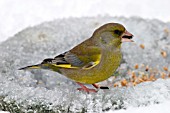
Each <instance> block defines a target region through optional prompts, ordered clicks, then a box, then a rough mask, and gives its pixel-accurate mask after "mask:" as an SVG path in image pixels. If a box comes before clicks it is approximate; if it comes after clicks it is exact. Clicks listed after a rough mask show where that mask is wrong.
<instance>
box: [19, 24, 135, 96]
mask: <svg viewBox="0 0 170 113" xmlns="http://www.w3.org/2000/svg"><path fill="white" fill-rule="evenodd" d="M132 37H133V35H132V34H131V33H129V32H128V31H127V30H126V29H125V27H124V26H123V25H121V24H119V23H107V24H105V25H103V26H101V27H99V28H98V29H96V30H95V31H94V33H93V35H92V36H91V37H90V38H89V39H87V40H85V41H84V42H82V43H80V44H78V45H77V46H75V47H74V48H72V49H71V50H70V51H67V52H64V53H62V54H60V55H58V56H56V57H55V58H47V59H44V60H43V61H42V63H40V64H37V65H31V66H27V67H24V68H20V70H25V69H47V70H52V71H55V72H58V73H60V74H62V75H64V76H66V77H68V78H70V79H72V80H74V81H75V82H77V83H78V84H79V85H80V86H81V88H78V90H82V91H85V92H88V93H89V92H96V91H97V90H96V89H98V88H100V87H99V86H98V85H96V84H95V83H97V82H101V81H104V80H106V79H108V78H109V77H110V76H112V75H113V73H114V72H115V71H116V69H117V68H118V67H119V65H120V62H121V59H122V53H121V43H122V42H133V40H131V39H132ZM83 83H85V84H92V85H93V86H94V87H95V88H96V89H89V88H87V87H86V86H84V85H83Z"/></svg>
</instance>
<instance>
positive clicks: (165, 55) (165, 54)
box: [161, 50, 167, 58]
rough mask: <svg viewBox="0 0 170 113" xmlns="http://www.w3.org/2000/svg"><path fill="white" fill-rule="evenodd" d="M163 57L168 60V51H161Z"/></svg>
mask: <svg viewBox="0 0 170 113" xmlns="http://www.w3.org/2000/svg"><path fill="white" fill-rule="evenodd" d="M161 55H162V57H163V58H166V57H167V53H166V51H163V50H162V51H161Z"/></svg>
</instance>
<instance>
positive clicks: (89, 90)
mask: <svg viewBox="0 0 170 113" xmlns="http://www.w3.org/2000/svg"><path fill="white" fill-rule="evenodd" d="M77 84H78V85H80V86H81V88H77V90H80V91H85V92H87V93H90V92H93V93H96V92H97V90H95V89H89V88H87V87H86V86H84V85H83V84H81V83H79V82H77Z"/></svg>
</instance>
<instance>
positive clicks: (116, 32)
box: [114, 30, 122, 35]
mask: <svg viewBox="0 0 170 113" xmlns="http://www.w3.org/2000/svg"><path fill="white" fill-rule="evenodd" d="M114 33H115V34H117V35H121V34H122V32H121V31H120V30H114Z"/></svg>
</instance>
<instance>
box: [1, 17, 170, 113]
mask: <svg viewBox="0 0 170 113" xmlns="http://www.w3.org/2000/svg"><path fill="white" fill-rule="evenodd" d="M109 22H118V23H121V24H123V25H124V26H125V27H126V29H127V30H128V31H129V32H131V33H132V34H133V35H134V39H133V40H134V41H135V42H134V43H125V44H123V47H122V52H123V59H124V60H123V62H122V65H121V66H120V69H119V72H120V76H121V77H120V78H123V77H125V78H126V77H128V73H127V72H128V71H131V70H134V65H135V64H139V65H145V66H146V65H148V66H149V67H151V68H153V69H155V70H157V71H158V73H157V76H159V74H161V72H164V70H163V69H162V67H163V66H166V67H167V68H168V69H170V67H169V62H170V56H169V54H170V49H169V47H170V46H169V44H170V37H169V26H168V24H166V23H163V22H161V21H158V20H144V19H141V18H135V17H133V18H124V17H109V16H108V17H100V16H98V17H94V18H92V17H91V18H69V19H60V20H55V21H51V22H46V23H43V24H40V25H38V26H35V27H29V28H26V29H24V30H23V31H21V32H19V33H17V34H16V35H15V36H13V37H12V38H10V39H8V40H7V41H5V42H3V43H1V44H0V51H1V54H0V60H1V63H0V97H1V98H2V99H1V98H0V102H1V101H3V102H6V103H9V104H10V102H13V101H14V102H15V104H16V105H18V106H20V108H21V109H22V111H27V110H28V111H29V110H31V108H30V107H28V106H33V105H45V106H46V107H47V109H50V110H51V109H52V110H54V111H66V112H67V111H74V112H75V111H77V112H103V111H108V110H115V109H126V108H129V107H139V106H148V105H150V104H158V103H163V102H165V101H167V100H169V99H170V79H158V80H156V81H154V82H144V83H141V84H138V85H136V86H129V87H116V88H114V87H113V84H111V85H109V87H110V89H109V90H99V91H98V92H97V93H94V94H93V93H92V94H87V93H84V92H80V91H77V90H76V89H77V87H79V86H78V85H77V84H75V83H74V82H73V81H72V80H69V79H67V78H66V77H64V76H62V75H60V74H58V73H56V72H51V71H46V70H30V71H21V70H18V69H19V68H21V67H24V66H27V65H32V64H37V63H40V62H41V61H42V60H43V59H45V58H50V57H51V58H53V57H55V56H56V55H58V54H60V53H62V52H64V51H67V50H69V49H71V48H72V47H74V46H75V45H76V44H78V43H80V42H82V41H84V40H85V39H87V38H88V37H90V36H91V35H92V33H93V31H94V30H95V29H96V28H98V27H99V26H101V25H103V24H105V23H109ZM140 44H143V45H144V47H145V48H144V49H142V48H141V47H140V46H139V45H140ZM161 51H166V54H167V56H166V58H165V57H163V56H162V55H161ZM121 69H123V70H121ZM134 71H135V72H138V71H140V72H143V73H148V74H150V73H151V72H145V69H143V68H141V69H136V70H134ZM164 73H168V72H164ZM105 83H106V84H107V83H108V84H110V83H109V80H108V81H105ZM32 108H33V107H32Z"/></svg>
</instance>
